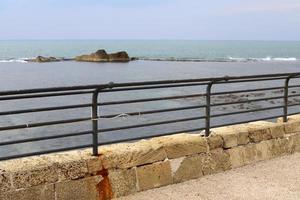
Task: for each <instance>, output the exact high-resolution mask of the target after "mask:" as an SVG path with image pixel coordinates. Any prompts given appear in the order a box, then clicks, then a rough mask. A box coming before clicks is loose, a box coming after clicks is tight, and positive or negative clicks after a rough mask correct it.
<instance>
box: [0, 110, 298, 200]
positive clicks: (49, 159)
mask: <svg viewBox="0 0 300 200" xmlns="http://www.w3.org/2000/svg"><path fill="white" fill-rule="evenodd" d="M99 151H100V152H99V153H100V156H99V157H92V156H91V150H79V151H71V152H64V153H56V154H49V155H42V156H34V157H28V158H22V159H15V160H9V161H2V162H0V199H1V200H8V199H9V200H15V199H23V200H40V199H42V200H44V199H45V200H46V199H47V200H48V199H53V200H72V199H74V200H75V199H76V200H106V199H111V198H115V197H120V196H125V195H129V194H133V193H136V192H139V191H143V190H148V189H152V188H156V187H161V186H165V185H169V184H173V183H180V182H183V181H187V180H190V179H195V178H199V177H202V176H205V175H209V174H213V173H218V172H222V171H225V170H230V169H232V168H236V167H241V166H244V165H248V164H251V163H255V162H258V161H262V160H267V159H271V158H274V157H278V156H281V155H286V154H291V153H294V152H295V151H297V152H299V151H300V115H295V116H290V117H289V121H288V122H287V123H282V122H281V120H278V122H277V123H271V122H265V121H259V122H254V123H248V124H241V125H235V126H228V127H222V128H216V129H213V130H212V134H211V136H210V137H208V138H205V137H201V136H200V135H197V134H178V135H173V136H166V137H159V138H153V139H150V140H141V141H138V142H134V143H120V144H114V145H108V146H101V147H100V148H99Z"/></svg>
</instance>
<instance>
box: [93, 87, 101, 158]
mask: <svg viewBox="0 0 300 200" xmlns="http://www.w3.org/2000/svg"><path fill="white" fill-rule="evenodd" d="M98 96H99V89H96V90H95V91H94V92H93V97H92V123H93V156H98Z"/></svg>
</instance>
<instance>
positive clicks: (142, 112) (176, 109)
mask: <svg viewBox="0 0 300 200" xmlns="http://www.w3.org/2000/svg"><path fill="white" fill-rule="evenodd" d="M205 107H206V106H205V105H201V106H186V107H179V108H167V109H159V110H148V111H141V112H129V113H125V114H126V115H129V116H137V115H147V114H155V113H163V112H172V111H181V110H192V109H198V108H205ZM119 115H120V114H111V115H102V116H100V118H114V117H117V116H119Z"/></svg>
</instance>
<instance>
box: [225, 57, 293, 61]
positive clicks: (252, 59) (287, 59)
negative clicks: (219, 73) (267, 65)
mask: <svg viewBox="0 0 300 200" xmlns="http://www.w3.org/2000/svg"><path fill="white" fill-rule="evenodd" d="M228 59H229V60H230V61H235V62H247V61H263V62H272V61H273V62H274V61H280V62H282V61H285V62H293V61H298V59H297V58H294V57H287V58H284V57H282V58H280V57H278V58H272V57H270V56H268V57H265V58H235V57H231V56H228Z"/></svg>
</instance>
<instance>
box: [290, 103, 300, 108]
mask: <svg viewBox="0 0 300 200" xmlns="http://www.w3.org/2000/svg"><path fill="white" fill-rule="evenodd" d="M294 106H300V103H294V104H288V107H294Z"/></svg>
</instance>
